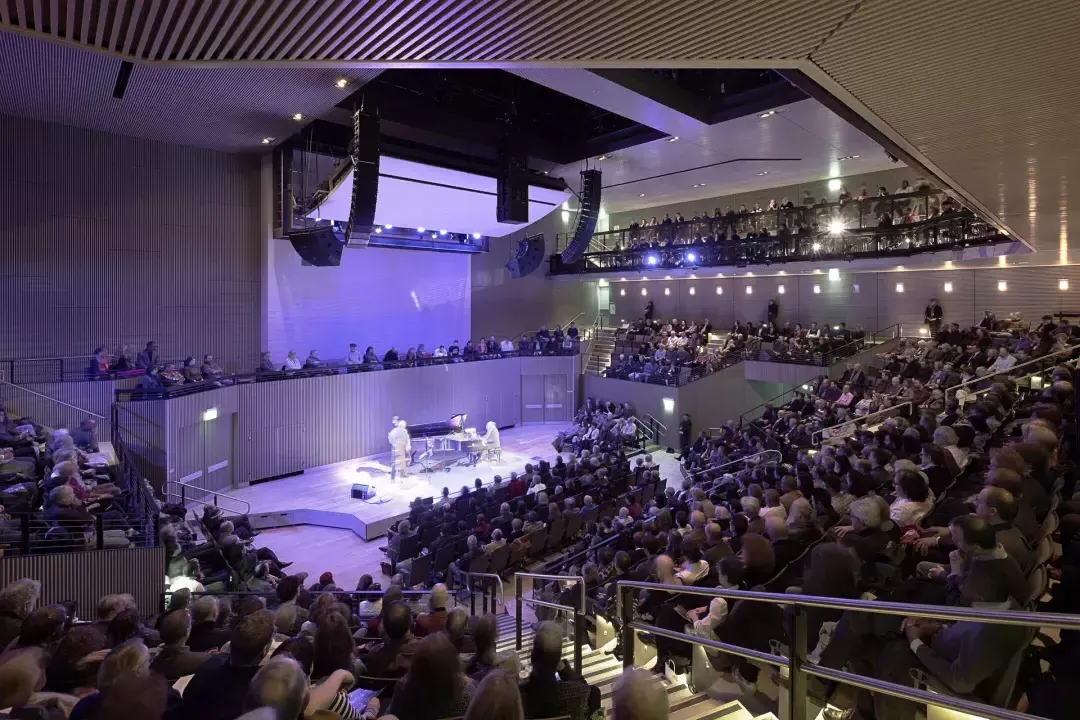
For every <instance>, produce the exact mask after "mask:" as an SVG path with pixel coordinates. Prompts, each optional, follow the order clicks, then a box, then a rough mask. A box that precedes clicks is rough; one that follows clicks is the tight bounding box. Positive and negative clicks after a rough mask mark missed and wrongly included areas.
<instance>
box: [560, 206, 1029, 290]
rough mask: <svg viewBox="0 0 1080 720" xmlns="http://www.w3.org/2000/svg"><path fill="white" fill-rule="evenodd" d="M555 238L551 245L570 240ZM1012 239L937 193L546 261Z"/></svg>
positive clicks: (587, 265)
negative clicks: (569, 258)
mask: <svg viewBox="0 0 1080 720" xmlns="http://www.w3.org/2000/svg"><path fill="white" fill-rule="evenodd" d="M569 238H570V235H569V234H562V235H559V237H558V245H557V249H559V250H561V249H562V248H563V247H565V245H566V243H567V242H568V241H569ZM1007 242H1011V240H1010V238H1008V237H1007V236H1005V235H1003V234H1002V233H1001V232H1000V231H999V230H998V229H997V228H996V227H994V226H993V225H991V224H989V223H987V222H985V221H983V220H982V219H980V218H979V217H978V216H976V215H975V214H974V213H972V212H970V211H968V210H964V209H961V208H960V207H959V206H957V205H955V203H953V201H952V200H950V199H947V196H946V195H945V194H944V193H943V192H941V191H938V190H929V191H924V192H919V193H911V194H905V195H893V196H881V197H875V198H866V199H863V200H848V201H845V202H840V203H823V204H819V205H815V206H813V207H787V208H781V209H776V210H765V211H759V212H753V211H751V212H744V213H741V214H735V213H729V214H726V215H718V216H715V217H708V218H698V219H693V220H687V221H683V222H671V223H663V224H659V225H649V226H645V227H640V226H637V225H634V226H631V227H629V228H626V229H620V230H612V231H608V232H602V233H596V234H594V235H593V238H592V241H591V242H590V244H589V250H588V252H586V253H585V254H584V255H583V256H582V257H581V258H579V259H578V260H577V261H576V262H573V263H565V262H563V261H562V258H561V257H560V256H559V255H553V256H552V257H551V259H550V263H551V265H550V273H551V274H552V275H569V274H579V273H604V272H627V271H629V272H637V271H647V270H661V269H664V270H671V269H694V268H706V267H718V266H735V267H744V266H748V265H771V264H773V263H790V262H808V261H825V260H835V261H850V260H857V259H865V258H883V257H909V256H912V255H916V254H918V253H924V252H940V251H943V250H960V249H965V248H969V247H976V246H983V245H993V244H997V243H1007Z"/></svg>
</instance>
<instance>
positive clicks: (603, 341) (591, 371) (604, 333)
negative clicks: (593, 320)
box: [584, 328, 615, 375]
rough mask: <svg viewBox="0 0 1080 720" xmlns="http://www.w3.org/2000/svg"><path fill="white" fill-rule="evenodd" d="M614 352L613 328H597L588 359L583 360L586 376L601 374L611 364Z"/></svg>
mask: <svg viewBox="0 0 1080 720" xmlns="http://www.w3.org/2000/svg"><path fill="white" fill-rule="evenodd" d="M614 352H615V328H597V329H596V337H595V338H594V339H593V341H592V348H591V349H590V351H589V357H587V358H585V369H584V372H585V373H586V374H587V375H599V374H601V373H602V372H604V370H605V369H606V368H607V367H608V366H609V365H610V364H611V355H612V353H614Z"/></svg>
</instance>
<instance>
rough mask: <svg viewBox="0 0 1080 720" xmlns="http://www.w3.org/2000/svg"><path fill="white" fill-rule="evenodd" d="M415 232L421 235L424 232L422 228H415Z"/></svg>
mask: <svg viewBox="0 0 1080 720" xmlns="http://www.w3.org/2000/svg"><path fill="white" fill-rule="evenodd" d="M416 232H418V233H422V232H424V228H422V227H418V228H416Z"/></svg>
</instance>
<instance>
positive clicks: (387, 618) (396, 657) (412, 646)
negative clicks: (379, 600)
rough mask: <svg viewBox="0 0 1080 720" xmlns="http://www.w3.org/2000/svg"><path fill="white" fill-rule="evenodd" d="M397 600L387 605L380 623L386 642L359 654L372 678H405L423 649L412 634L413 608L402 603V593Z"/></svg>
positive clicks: (365, 669)
mask: <svg viewBox="0 0 1080 720" xmlns="http://www.w3.org/2000/svg"><path fill="white" fill-rule="evenodd" d="M388 594H389V591H388ZM397 597H398V599H397V600H392V601H390V602H386V601H385V600H384V602H383V608H382V620H381V622H380V630H381V632H382V634H383V639H382V642H379V643H376V644H374V645H370V646H368V647H365V648H364V649H362V650H361V651H360V653H359V654H358V659H359V661H360V663H361V665H363V668H364V673H365V674H366V675H369V676H371V677H386V678H391V677H401V676H402V675H404V674H405V671H406V670H407V669H408V667H409V663H410V662H411V661H412V657H413V655H415V654H416V650H417V647H418V646H419V643H417V642H415V641H413V639H412V635H411V634H410V632H409V629H410V626H411V625H412V614H411V613H410V612H409V606H408V605H406V604H405V603H403V602H401V600H400V593H398V594H397Z"/></svg>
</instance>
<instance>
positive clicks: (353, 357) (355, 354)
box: [345, 343, 363, 365]
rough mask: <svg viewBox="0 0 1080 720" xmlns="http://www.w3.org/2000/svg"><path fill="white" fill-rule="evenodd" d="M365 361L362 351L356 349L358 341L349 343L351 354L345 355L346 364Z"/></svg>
mask: <svg viewBox="0 0 1080 720" xmlns="http://www.w3.org/2000/svg"><path fill="white" fill-rule="evenodd" d="M362 362H363V359H362V358H361V357H360V351H359V350H357V349H356V343H349V354H348V355H346V356H345V364H346V365H359V364H361V363H362Z"/></svg>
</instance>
